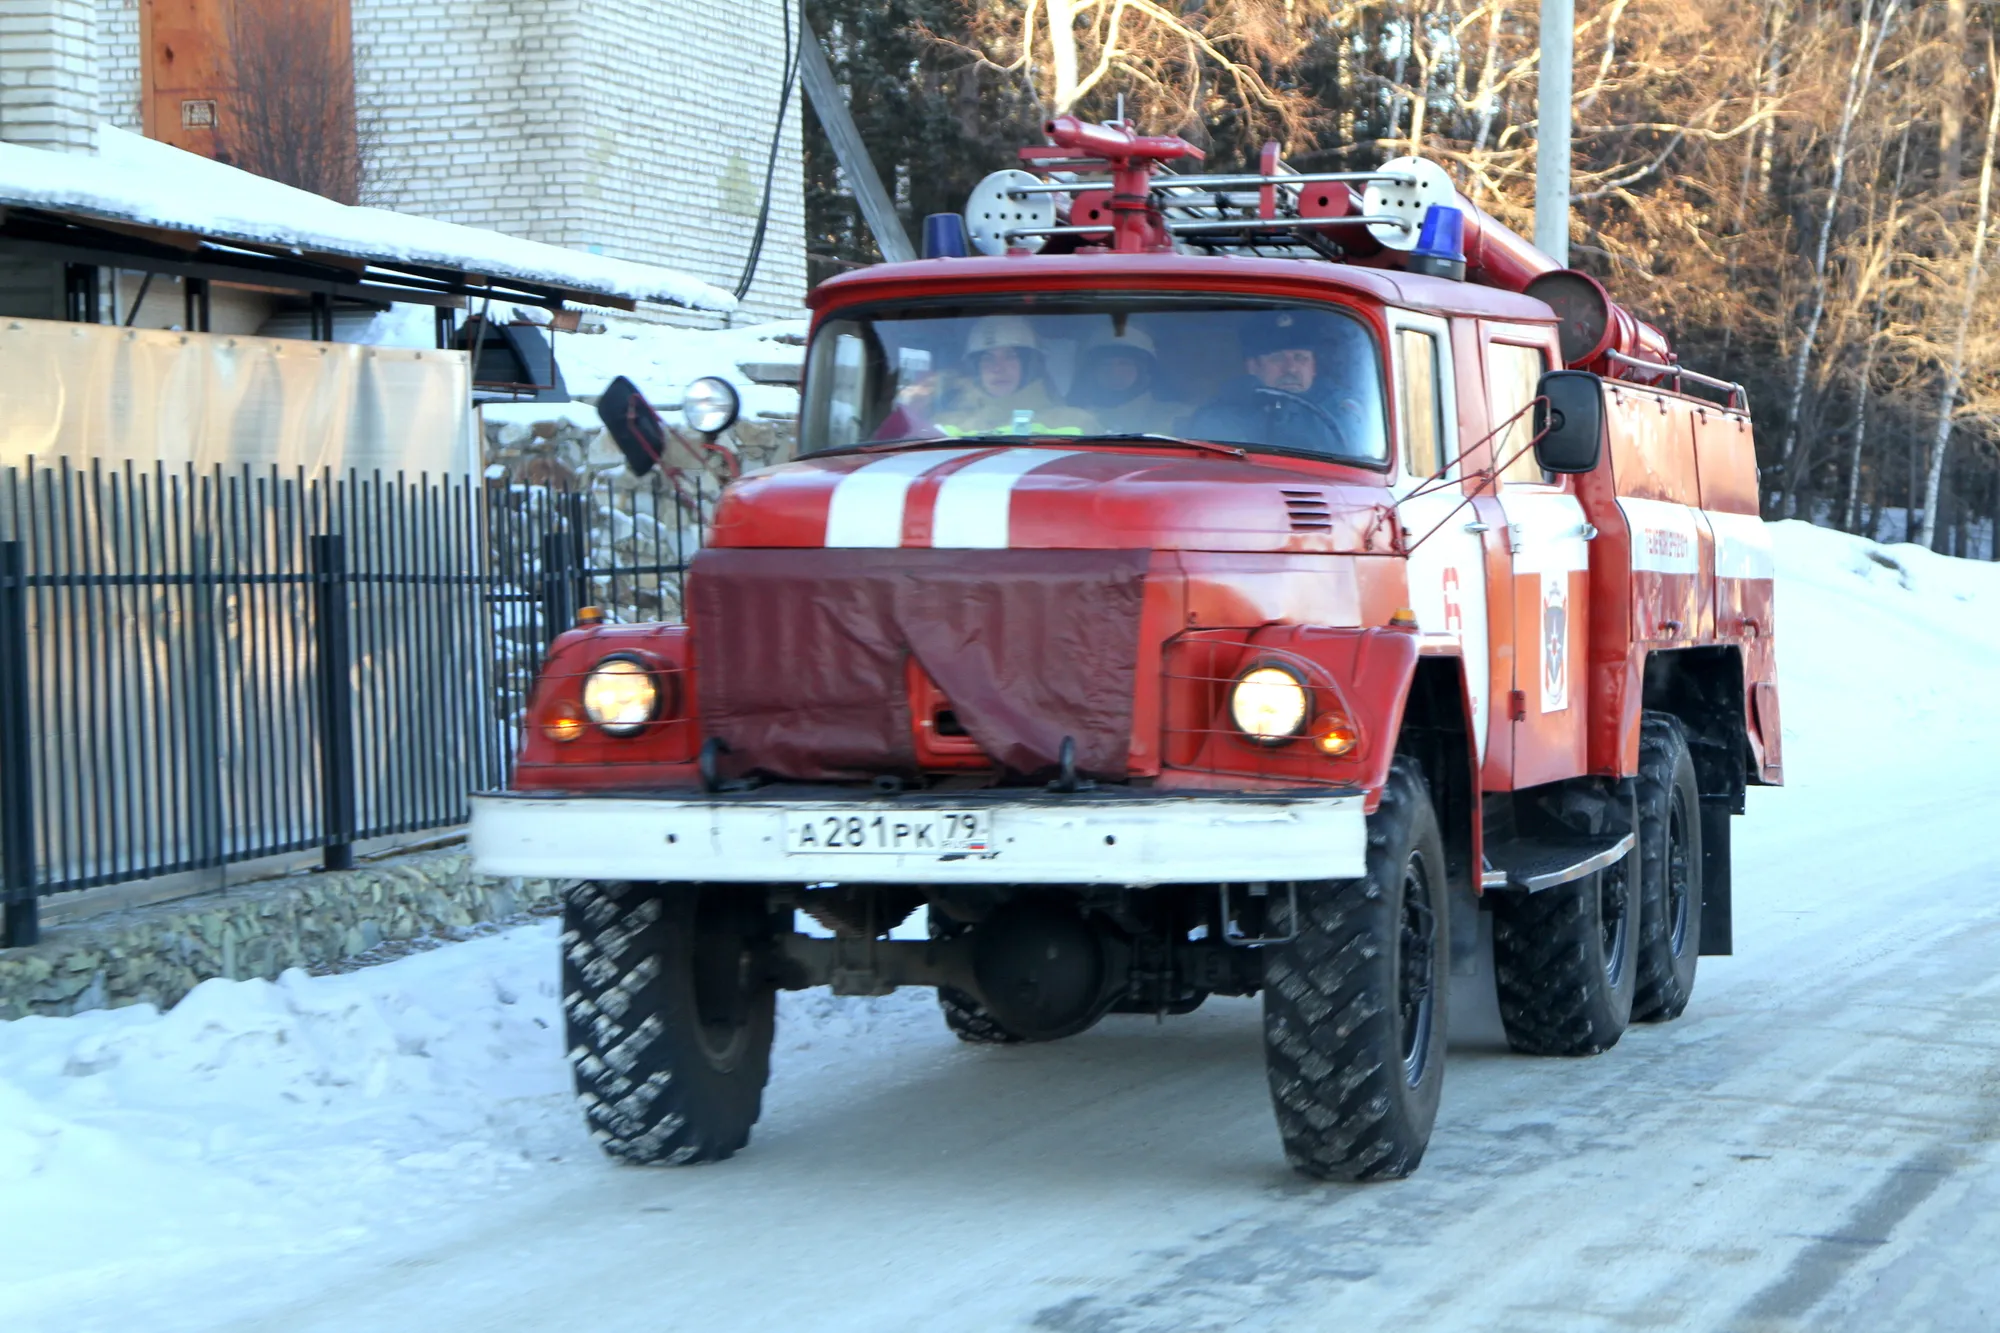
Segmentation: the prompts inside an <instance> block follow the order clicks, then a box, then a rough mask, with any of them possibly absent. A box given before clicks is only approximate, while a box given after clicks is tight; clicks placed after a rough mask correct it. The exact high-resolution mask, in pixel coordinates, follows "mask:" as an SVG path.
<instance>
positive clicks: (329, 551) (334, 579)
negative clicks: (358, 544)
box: [312, 535, 355, 870]
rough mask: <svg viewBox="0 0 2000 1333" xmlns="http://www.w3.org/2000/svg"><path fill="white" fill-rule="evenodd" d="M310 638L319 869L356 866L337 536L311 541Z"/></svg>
mask: <svg viewBox="0 0 2000 1333" xmlns="http://www.w3.org/2000/svg"><path fill="white" fill-rule="evenodd" d="M312 564H313V574H314V576H315V577H314V580H313V638H314V647H315V648H316V650H317V662H318V667H319V670H318V681H317V684H318V691H317V692H318V695H319V781H320V812H321V825H322V828H321V836H322V837H323V838H324V839H325V840H326V855H325V858H324V860H323V861H322V864H323V865H324V867H325V868H326V869H328V870H347V869H350V868H351V867H352V866H353V865H354V830H355V808H354V807H355V801H354V685H353V681H352V680H351V679H350V678H349V673H350V671H351V670H352V666H353V662H354V650H353V647H352V640H351V639H350V637H349V635H348V623H347V598H348V591H347V590H348V582H347V543H346V541H345V539H343V538H342V537H340V536H338V535H331V536H322V537H314V538H313V539H312Z"/></svg>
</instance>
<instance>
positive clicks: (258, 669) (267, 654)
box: [0, 464, 706, 947]
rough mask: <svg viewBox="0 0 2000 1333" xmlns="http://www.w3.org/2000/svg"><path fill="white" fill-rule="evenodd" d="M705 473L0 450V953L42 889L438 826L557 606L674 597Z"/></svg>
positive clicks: (497, 728)
mask: <svg viewBox="0 0 2000 1333" xmlns="http://www.w3.org/2000/svg"><path fill="white" fill-rule="evenodd" d="M705 493H706V492H705V490H704V488H703V487H701V486H699V485H696V484H695V482H694V481H693V479H691V478H688V477H685V476H682V477H659V478H656V479H655V480H653V482H652V484H650V485H647V486H641V487H639V488H634V487H633V486H632V485H631V484H630V482H629V481H628V480H626V479H622V478H621V479H619V480H617V481H599V482H596V483H589V484H582V485H579V486H576V487H574V488H566V487H556V488H551V487H547V486H521V485H511V484H506V483H501V482H481V481H477V480H471V479H465V478H453V479H444V480H439V479H433V478H415V479H410V478H404V477H382V476H379V475H377V476H372V477H361V476H357V475H352V474H350V475H348V476H346V477H330V476H319V477H307V476H305V475H303V474H293V475H289V476H286V475H280V474H278V473H275V472H263V473H256V472H252V471H249V470H247V469H246V470H242V471H238V472H229V473H225V472H221V471H215V472H206V473H197V472H194V471H192V470H183V471H168V470H165V469H158V468H156V469H152V470H149V471H136V470H134V469H132V468H129V467H124V468H116V469H109V468H104V467H102V466H100V465H92V466H90V467H88V468H75V467H71V466H69V465H67V464H63V465H57V466H33V465H31V466H29V467H26V468H18V469H17V468H9V469H4V470H0V890H4V892H0V901H4V905H5V921H4V927H0V947H4V946H11V945H18V944H26V943H32V942H33V940H34V939H35V937H36V934H37V921H36V903H37V900H38V899H39V898H40V897H43V896H46V895H48V894H52V893H60V892H64V891H66V890H72V889H83V888H89V887H92V886H96V885H102V884H113V883H119V882H124V881H130V880H137V879H145V878H150V877H153V876H158V875H166V874H173V873H176V872H181V871H190V870H201V869H209V868H213V867H217V866H222V865H226V864H230V863H233V862H238V861H245V860H250V859H252V858H257V857H264V856H270V855H276V854H283V853H296V852H300V851H307V850H312V849H323V860H324V864H325V865H326V866H327V867H328V868H340V867H343V866H346V865H349V864H351V863H352V858H353V849H354V846H355V844H356V843H358V842H363V841H366V840H368V839H372V838H382V837H388V836H392V835H398V834H408V833H414V832H418V831H421V830H426V829H435V828H445V827H449V826H452V825H455V824H459V823H462V822H463V821H464V820H465V819H466V817H467V814H468V807H467V801H466V797H467V794H468V793H469V792H472V791H476V790H481V789H485V788H492V787H499V786H504V785H505V784H506V782H507V778H508V774H509V769H510V766H511V763H512V758H513V754H514V751H515V743H516V738H517V735H518V729H519V726H520V719H521V714H522V710H523V707H524V705H525V703H526V696H527V691H528V687H529V685H530V684H531V682H532V680H533V677H534V670H535V666H536V664H537V662H538V661H539V659H540V656H541V653H542V649H543V648H544V646H545V645H546V644H547V643H548V641H549V640H550V639H551V638H553V637H554V636H555V634H557V633H559V632H561V631H562V630H563V629H565V628H567V627H568V626H569V625H571V624H573V623H574V622H575V619H576V614H577V611H578V609H579V608H581V607H582V606H585V605H597V606H599V607H601V608H603V609H604V610H605V612H606V615H607V618H608V619H611V620H614V621H618V620H626V621H630V620H658V619H669V620H671V619H678V618H679V614H680V597H681V590H682V578H683V574H684V571H685V568H686V562H687V559H688V557H689V556H690V555H692V553H693V551H694V549H695V547H696V546H697V545H698V544H699V541H700V533H701V527H702V517H703V509H704V507H705V500H704V495H705Z"/></svg>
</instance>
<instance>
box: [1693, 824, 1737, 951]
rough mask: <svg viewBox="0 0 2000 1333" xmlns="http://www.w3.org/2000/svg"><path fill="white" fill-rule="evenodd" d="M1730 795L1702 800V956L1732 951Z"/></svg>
mask: <svg viewBox="0 0 2000 1333" xmlns="http://www.w3.org/2000/svg"><path fill="white" fill-rule="evenodd" d="M1736 799H1737V798H1735V797H1731V796H1704V797H1702V798H1701V953H1702V956H1703V957H1704V958H1706V957H1710V956H1712V955H1727V954H1731V953H1734V952H1735V949H1734V947H1733V939H1734V936H1733V932H1732V930H1731V926H1730V920H1729V812H1730V807H1731V806H1732V805H1734V804H1735V802H1736Z"/></svg>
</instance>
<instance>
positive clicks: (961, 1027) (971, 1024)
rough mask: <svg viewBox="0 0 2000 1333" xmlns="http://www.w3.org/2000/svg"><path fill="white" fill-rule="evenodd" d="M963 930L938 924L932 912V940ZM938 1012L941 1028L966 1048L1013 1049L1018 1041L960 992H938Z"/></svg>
mask: <svg viewBox="0 0 2000 1333" xmlns="http://www.w3.org/2000/svg"><path fill="white" fill-rule="evenodd" d="M965 929H966V927H964V926H961V925H956V924H952V923H948V922H945V921H941V920H940V919H939V917H938V912H937V909H936V908H932V909H931V917H930V935H931V938H932V939H934V940H944V939H950V938H951V937H952V936H954V935H957V934H959V933H961V932H962V931H964V930H965ZM937 1002H938V1011H939V1012H940V1013H942V1014H943V1015H944V1025H945V1026H946V1027H948V1028H950V1029H951V1035H952V1036H954V1037H957V1038H958V1039H959V1040H960V1041H962V1042H964V1043H966V1044H967V1045H968V1046H1014V1045H1018V1044H1019V1043H1020V1041H1021V1037H1020V1035H1019V1034H1018V1033H1014V1032H1009V1031H1008V1030H1007V1029H1006V1028H1004V1027H1001V1026H1000V1024H999V1022H998V1021H997V1020H996V1019H995V1018H994V1017H993V1015H992V1014H990V1013H988V1012H986V1007H985V1006H984V1005H982V1004H980V1003H979V1001H977V1000H975V999H973V998H972V997H971V996H970V995H968V994H966V993H965V992H964V991H962V990H957V989H954V988H953V987H950V986H939V987H938V988H937Z"/></svg>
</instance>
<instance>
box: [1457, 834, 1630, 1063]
mask: <svg viewBox="0 0 2000 1333" xmlns="http://www.w3.org/2000/svg"><path fill="white" fill-rule="evenodd" d="M1599 873H1605V872H1599ZM1627 873H1630V872H1629V871H1628V872H1627ZM1597 892H1598V885H1597V876H1595V875H1591V876H1586V877H1585V878H1583V879H1581V880H1577V881H1574V882H1572V883H1569V884H1564V885H1560V886H1558V887H1556V888H1553V889H1543V890H1542V891H1541V892H1539V893H1506V894H1502V895H1500V896H1499V897H1498V898H1497V899H1496V901H1495V902H1494V906H1493V972H1494V979H1495V982H1496V983H1497V989H1498V991H1499V999H1500V1019H1501V1023H1502V1025H1503V1026H1504V1027H1505V1028H1506V1030H1507V1044H1508V1045H1509V1046H1511V1047H1512V1048H1513V1049H1514V1050H1516V1051H1518V1052H1520V1053H1521V1054H1523V1055H1558V1056H1583V1055H1597V1054H1600V1053H1602V1052H1604V1051H1608V1050H1610V1049H1611V1048H1612V1047H1613V1046H1616V1045H1617V1044H1618V1039H1619V1038H1620V1037H1622V1036H1623V1035H1624V1034H1625V1027H1626V1024H1624V1023H1605V1022H1602V1021H1600V1020H1601V1019H1602V1017H1603V1016H1602V1015H1601V1014H1596V1013H1593V1012H1592V1010H1593V1009H1595V1008H1596V1007H1597V1006H1596V1004H1595V1002H1594V999H1593V989H1594V988H1595V987H1597V986H1601V985H1603V984H1604V976H1603V967H1602V965H1601V964H1600V963H1599V962H1598V955H1597V951H1596V949H1595V948H1594V947H1593V945H1594V943H1595V941H1594V940H1593V938H1592V936H1593V935H1594V934H1595V933H1596V932H1597V930H1598V924H1597V922H1596V921H1595V920H1594V919H1593V917H1592V915H1591V913H1589V912H1588V911H1586V910H1585V907H1584V897H1583V895H1584V894H1585V893H1589V894H1592V895H1595V894H1596V893H1597ZM1635 898H1636V895H1635ZM1636 905H1637V904H1636V902H1628V908H1627V910H1632V909H1633V908H1635V907H1636Z"/></svg>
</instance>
